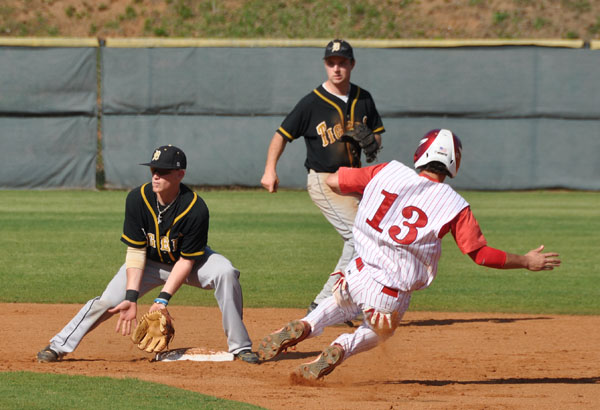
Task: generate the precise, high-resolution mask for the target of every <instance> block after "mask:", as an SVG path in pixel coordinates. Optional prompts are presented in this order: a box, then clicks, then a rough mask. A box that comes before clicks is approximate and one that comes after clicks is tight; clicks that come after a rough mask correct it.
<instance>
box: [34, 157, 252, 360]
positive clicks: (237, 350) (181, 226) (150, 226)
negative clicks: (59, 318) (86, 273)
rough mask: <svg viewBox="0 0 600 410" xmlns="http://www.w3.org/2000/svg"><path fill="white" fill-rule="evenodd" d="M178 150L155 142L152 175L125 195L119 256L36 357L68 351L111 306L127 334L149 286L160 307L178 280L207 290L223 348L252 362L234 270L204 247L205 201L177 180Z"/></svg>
mask: <svg viewBox="0 0 600 410" xmlns="http://www.w3.org/2000/svg"><path fill="white" fill-rule="evenodd" d="M186 164H187V161H186V157H185V154H184V153H183V151H182V150H181V149H179V148H177V147H174V146H172V145H166V146H162V147H159V148H157V149H156V150H155V151H154V153H153V155H152V159H151V161H150V162H148V163H145V164H141V165H146V166H149V167H150V173H151V175H152V180H151V182H149V183H146V184H144V185H142V186H139V187H137V188H135V189H133V190H132V191H131V192H129V194H128V195H127V200H126V204H125V222H124V223H123V235H122V236H121V241H122V242H123V243H125V244H126V245H127V255H126V258H125V263H124V264H123V266H121V268H120V269H119V271H118V272H117V274H116V275H115V276H114V277H113V279H112V280H111V281H110V283H109V284H108V286H107V288H106V289H105V290H104V293H102V295H101V296H99V297H95V298H94V299H91V300H90V301H88V302H87V303H86V304H85V305H84V306H83V308H81V310H80V311H79V313H77V314H76V315H75V317H74V318H73V319H72V320H71V321H70V322H69V323H68V324H67V325H66V326H65V327H64V329H62V330H61V331H60V332H59V333H58V334H57V335H56V336H54V337H53V338H52V339H51V340H50V344H49V345H48V346H46V347H45V348H44V349H42V350H41V351H40V352H39V353H38V354H37V358H38V361H39V362H55V361H58V360H60V359H61V358H62V357H64V356H65V355H66V354H67V353H70V352H72V351H74V350H75V349H76V348H77V346H78V345H79V343H80V342H81V340H82V339H83V337H84V336H85V335H86V334H87V333H88V332H90V331H91V330H92V329H94V328H95V327H96V326H97V325H99V324H100V323H102V322H103V321H105V320H107V319H108V318H110V317H111V316H112V315H114V314H116V313H118V314H119V320H118V322H117V327H116V330H117V332H119V331H120V332H121V333H122V334H123V335H128V334H130V333H131V330H132V323H133V325H134V326H135V325H136V324H137V300H138V297H140V296H143V295H144V294H146V293H147V292H148V291H150V290H151V289H154V288H156V287H157V286H160V285H162V290H161V292H160V293H159V294H158V297H157V298H156V299H155V300H154V304H153V305H152V306H151V307H150V312H154V311H157V310H163V311H164V312H165V313H166V315H167V316H168V312H167V310H166V309H167V305H168V304H169V300H170V299H171V296H173V295H174V294H175V292H177V290H178V289H179V288H180V287H181V285H182V284H184V283H185V284H187V285H191V286H195V287H198V288H202V289H214V291H215V298H216V299H217V302H218V304H219V308H220V309H221V313H222V317H223V328H224V329H225V334H226V336H227V343H228V345H229V352H230V353H233V354H234V355H235V357H236V358H237V359H240V360H243V361H245V362H249V363H257V362H258V357H257V355H256V353H254V352H252V351H251V348H252V341H251V340H250V337H249V336H248V332H247V331H246V327H245V326H244V323H243V321H242V289H241V287H240V283H239V275H240V272H239V271H238V270H237V269H235V268H234V267H233V266H232V264H231V262H230V261H229V260H227V259H226V258H225V257H224V256H222V255H220V254H218V253H216V252H215V251H213V250H212V249H210V248H209V247H208V246H207V238H208V220H209V214H208V208H207V207H206V204H205V203H204V201H203V200H202V198H200V197H199V196H198V195H197V194H196V193H195V192H194V191H192V190H191V189H190V188H188V187H187V186H186V185H184V184H183V183H181V181H182V179H183V177H184V175H185V169H186Z"/></svg>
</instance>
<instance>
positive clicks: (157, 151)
mask: <svg viewBox="0 0 600 410" xmlns="http://www.w3.org/2000/svg"><path fill="white" fill-rule="evenodd" d="M159 158H160V150H159V149H157V150H156V151H154V155H152V161H158V159H159Z"/></svg>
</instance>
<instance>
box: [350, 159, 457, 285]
mask: <svg viewBox="0 0 600 410" xmlns="http://www.w3.org/2000/svg"><path fill="white" fill-rule="evenodd" d="M467 206H469V204H468V203H467V201H466V200H465V199H463V198H462V197H461V196H460V195H459V194H458V193H457V192H456V191H454V190H453V189H452V188H451V187H450V185H448V184H444V183H439V182H433V181H430V180H429V179H427V178H425V177H421V176H419V175H417V174H416V173H415V171H414V170H413V169H412V168H409V167H407V166H405V165H404V164H402V163H400V162H398V161H392V162H390V163H389V164H388V165H386V166H385V167H384V168H383V169H381V171H379V172H378V173H377V175H375V177H373V179H371V181H369V183H368V184H367V186H366V188H365V191H364V194H363V198H362V200H361V202H360V205H359V208H358V213H357V215H356V220H355V224H354V229H353V233H354V238H355V247H356V250H357V253H358V255H359V256H360V257H361V258H362V261H363V263H365V265H367V266H369V267H372V268H374V269H370V270H371V271H372V272H373V273H372V275H373V279H375V280H376V281H377V282H379V283H381V284H382V285H384V286H388V287H390V288H393V289H399V290H401V291H405V292H411V291H414V290H418V289H423V288H426V287H427V286H429V285H430V284H431V282H432V281H433V279H434V278H435V275H436V273H437V266H438V261H439V259H440V256H441V253H442V248H441V239H440V238H438V235H439V233H440V230H441V228H442V227H443V226H444V225H445V224H447V223H448V222H450V221H451V220H452V219H454V218H455V217H456V215H458V213H459V212H460V211H461V210H463V209H464V208H466V207H467Z"/></svg>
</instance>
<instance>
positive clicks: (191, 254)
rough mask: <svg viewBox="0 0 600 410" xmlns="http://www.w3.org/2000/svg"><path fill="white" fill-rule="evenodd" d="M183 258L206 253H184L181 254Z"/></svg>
mask: <svg viewBox="0 0 600 410" xmlns="http://www.w3.org/2000/svg"><path fill="white" fill-rule="evenodd" d="M180 254H181V256H201V255H204V251H200V252H194V253H183V252H180Z"/></svg>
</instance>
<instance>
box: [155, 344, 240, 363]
mask: <svg viewBox="0 0 600 410" xmlns="http://www.w3.org/2000/svg"><path fill="white" fill-rule="evenodd" d="M233 359H234V356H233V353H229V352H215V351H213V350H208V349H203V348H201V347H185V348H182V349H174V350H167V351H166V352H161V353H157V354H156V357H155V358H154V360H156V361H158V362H174V361H177V360H191V361H194V362H230V361H233Z"/></svg>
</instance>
